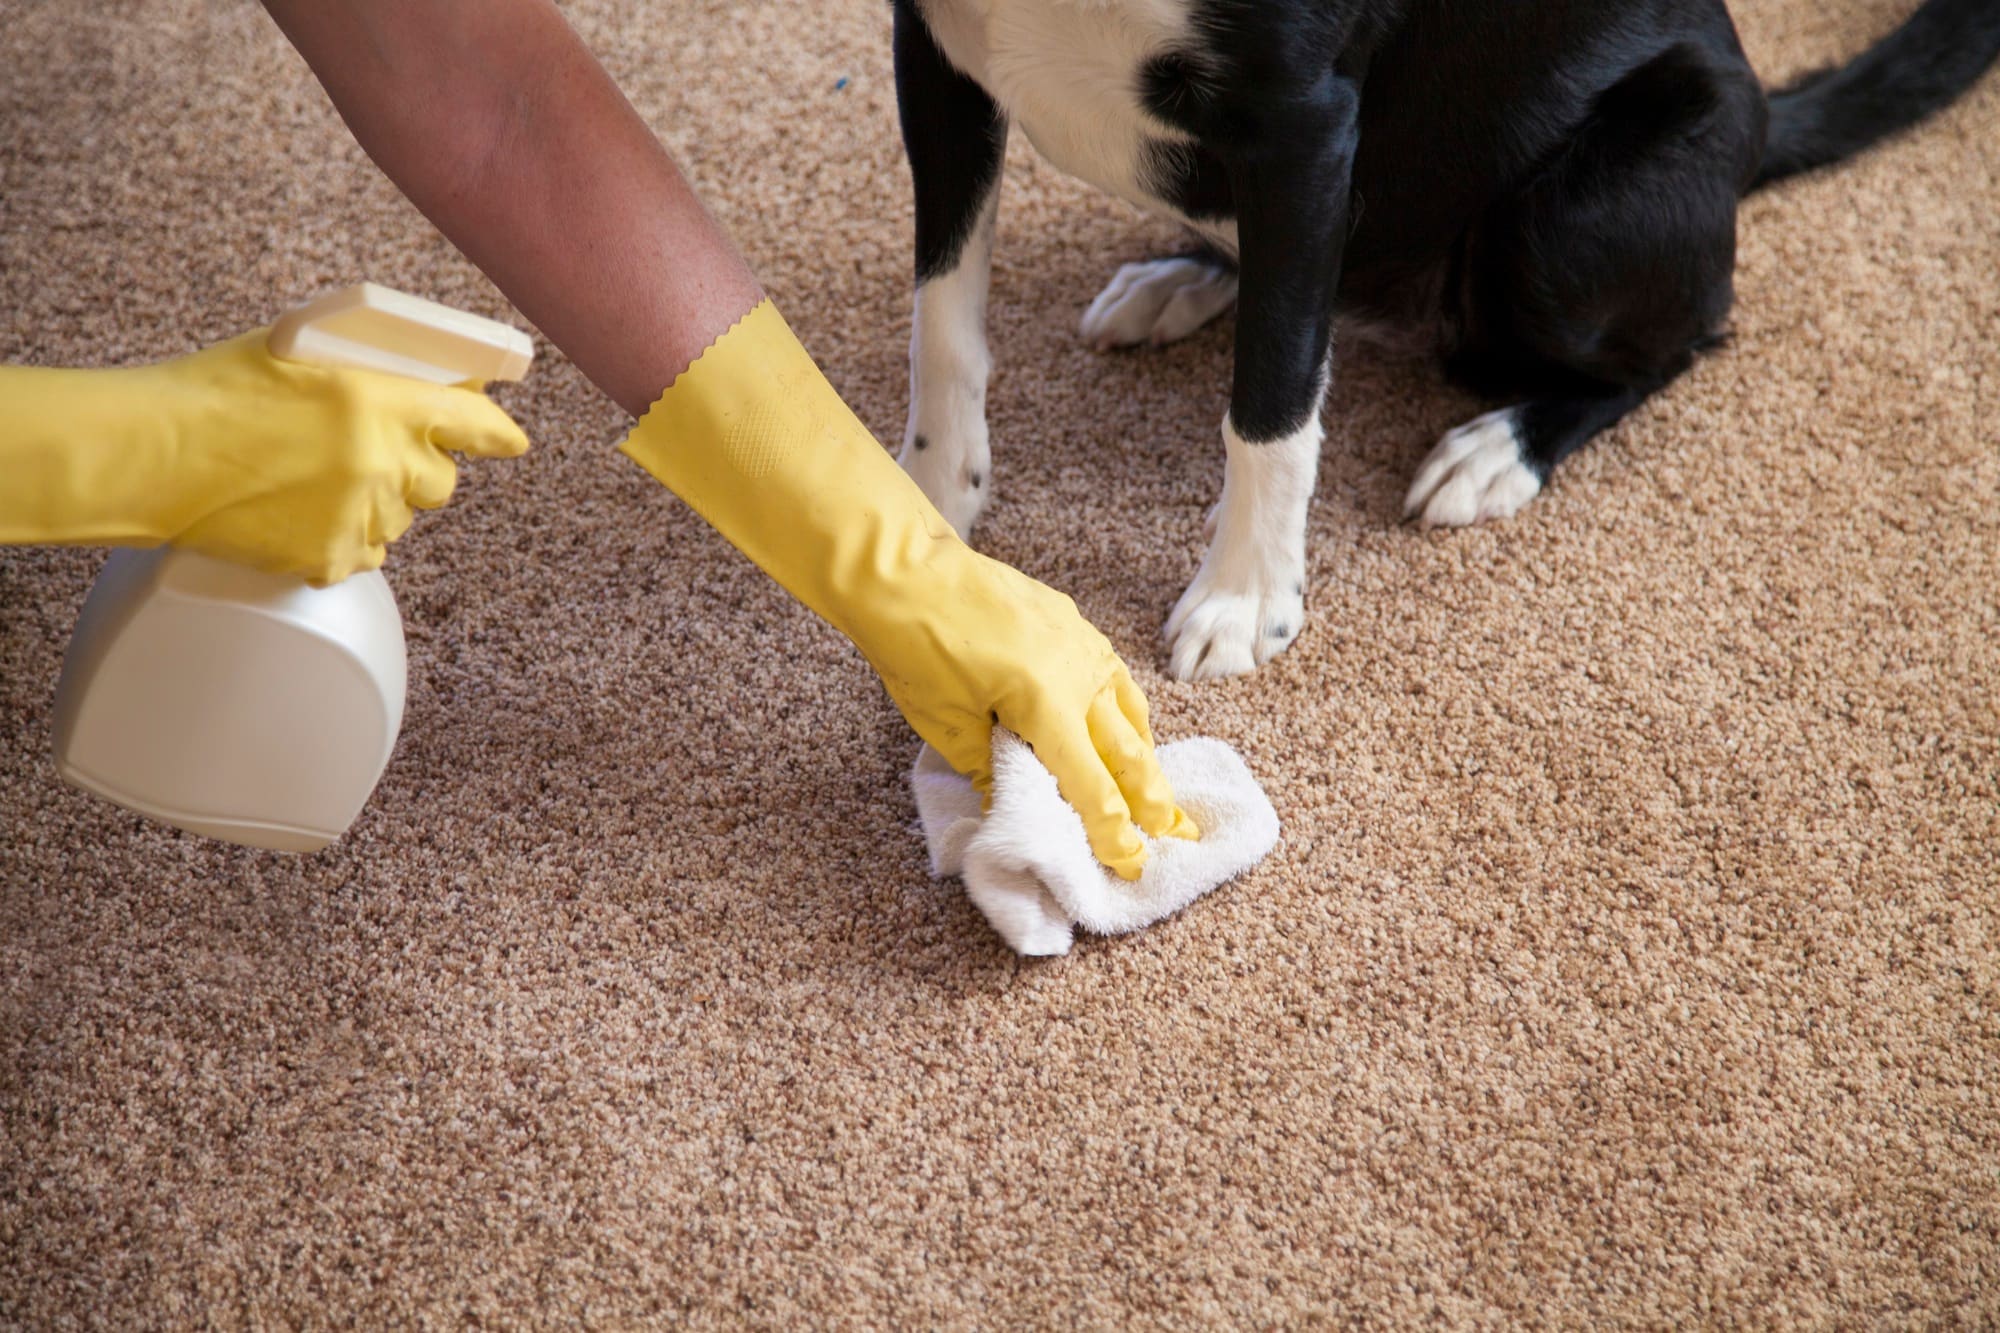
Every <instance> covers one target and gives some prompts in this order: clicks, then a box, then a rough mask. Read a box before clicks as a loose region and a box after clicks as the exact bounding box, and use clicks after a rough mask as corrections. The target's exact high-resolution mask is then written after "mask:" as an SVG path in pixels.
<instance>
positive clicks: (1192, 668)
mask: <svg viewBox="0 0 2000 1333" xmlns="http://www.w3.org/2000/svg"><path fill="white" fill-rule="evenodd" d="M1325 434H1326V431H1325V428H1324V427H1322V426H1321V425H1320V420H1319V411H1318V403H1317V402H1315V404H1314V411H1313V414H1312V417H1311V418H1310V419H1309V420H1308V421H1307V423H1306V424H1305V425H1304V426H1302V427H1300V428H1299V429H1298V430H1297V431H1294V432H1293V433H1292V434H1290V435H1288V436H1286V437H1285V438H1283V439H1281V440H1273V441H1271V442H1269V443H1267V444H1250V443H1247V442H1246V441H1245V440H1244V439H1243V437H1242V436H1240V435H1238V434H1237V433H1236V426H1235V423H1234V422H1232V421H1229V420H1228V419H1224V421H1223V423H1222V441H1223V445H1224V447H1225V448H1226V449H1227V451H1228V459H1227V462H1226V464H1225V467H1224V471H1223V480H1222V499H1221V501H1220V502H1219V503H1218V504H1217V505H1216V507H1215V509H1214V511H1213V512H1212V513H1211V515H1210V517H1211V519H1212V521H1213V523H1214V534H1215V535H1214V539H1213V540H1212V541H1211V542H1210V543H1209V547H1208V552H1207V554H1205V555H1204V556H1203V557H1202V561H1201V569H1200V571H1199V572H1197V573H1196V574H1195V576H1194V582H1192V583H1190V584H1189V585H1188V590H1187V592H1186V593H1184V594H1183V595H1182V597H1181V600H1180V602H1179V604H1178V605H1176V606H1175V607H1174V613H1173V615H1172V616H1170V617H1169V618H1168V620H1167V638H1168V639H1169V640H1170V641H1171V643H1172V645H1173V646H1172V652H1171V660H1170V669H1171V670H1172V672H1173V674H1174V677H1175V678H1176V679H1178V680H1218V679H1220V678H1222V677H1224V676H1240V675H1242V674H1243V673H1245V672H1247V671H1251V670H1253V669H1255V668H1256V667H1258V666H1260V665H1262V664H1263V663H1265V662H1268V661H1270V660H1271V659H1272V658H1273V657H1276V656H1277V655H1278V654H1279V653H1281V652H1283V651H1284V650H1285V649H1286V648H1288V647H1290V646H1291V644H1292V641H1293V640H1294V639H1296V638H1297V637H1298V635H1299V630H1300V629H1301V628H1302V627H1303V626H1304V624H1305V615H1306V607H1305V579H1306V510H1307V508H1308V506H1309V505H1310V503H1311V501H1312V493H1313V483H1314V481H1315V480H1316V478H1317V476H1318V473H1319V446H1320V441H1321V440H1322V439H1323V438H1325Z"/></svg>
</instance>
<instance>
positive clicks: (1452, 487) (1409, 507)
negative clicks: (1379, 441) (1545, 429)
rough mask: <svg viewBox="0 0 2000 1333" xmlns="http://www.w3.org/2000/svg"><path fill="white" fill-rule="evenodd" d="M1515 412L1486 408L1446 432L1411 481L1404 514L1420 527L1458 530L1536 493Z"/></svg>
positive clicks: (1514, 508)
mask: <svg viewBox="0 0 2000 1333" xmlns="http://www.w3.org/2000/svg"><path fill="white" fill-rule="evenodd" d="M1516 415H1517V410H1516V409H1514V408H1508V409H1506V410H1504V411H1500V412H1488V413H1487V414H1486V415H1485V416H1483V417H1480V418H1479V419H1478V420H1476V421H1470V422H1467V423H1466V424H1465V425H1463V426H1460V427H1459V428H1458V429H1457V430H1454V431H1452V432H1451V433H1450V434H1449V435H1446V436H1445V437H1444V439H1442V440H1440V441H1439V442H1438V446H1437V448H1435V449H1433V450H1431V455H1430V457H1429V458H1426V459H1425V460H1424V465H1423V466H1422V467H1421V468H1419V469H1417V477H1416V480H1415V481H1413V482H1411V483H1410V494H1409V498H1408V499H1407V500H1405V501H1404V504H1403V513H1404V514H1405V516H1415V517H1417V518H1418V519H1419V520H1420V521H1421V522H1422V523H1423V525H1424V526H1425V527H1427V528H1428V527H1449V528H1462V527H1466V526H1468V525H1470V524H1473V523H1484V522H1485V521H1486V520H1488V519H1493V518H1510V517H1512V516H1513V515H1514V514H1516V513H1518V512H1520V509H1521V506H1523V505H1525V504H1527V503H1528V501H1530V500H1532V499H1534V498H1535V497H1536V496H1537V495H1539V494H1540V493H1541V489H1542V483H1541V479H1540V478H1539V477H1537V476H1536V475H1535V473H1534V470H1533V469H1532V468H1530V467H1529V466H1528V465H1527V463H1526V462H1524V461H1523V460H1522V457H1521V438H1520V435H1519V433H1518V432H1517V431H1516V429H1515V424H1514V423H1515V420H1516Z"/></svg>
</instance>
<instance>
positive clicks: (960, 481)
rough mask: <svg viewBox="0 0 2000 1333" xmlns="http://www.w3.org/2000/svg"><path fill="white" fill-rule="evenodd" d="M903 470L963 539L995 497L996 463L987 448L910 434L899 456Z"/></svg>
mask: <svg viewBox="0 0 2000 1333" xmlns="http://www.w3.org/2000/svg"><path fill="white" fill-rule="evenodd" d="M896 461H897V462H898V463H900V464H901V465H902V468H903V471H905V472H907V473H909V474H910V477H911V479H912V480H914V481H915V482H916V483H917V488H918V489H919V490H921V491H923V493H924V494H925V496H927V497H928V498H929V499H930V502H931V503H932V504H934V505H936V506H937V509H938V512H939V513H940V514H943V515H944V521H945V522H947V523H949V524H951V527H952V531H954V532H956V533H957V534H958V535H959V537H960V539H961V540H970V538H971V536H972V525H973V524H974V523H977V522H978V521H979V516H980V515H981V514H982V513H984V512H985V511H986V504H987V501H989V500H990V499H992V497H993V463H992V457H991V455H990V454H989V453H988V452H987V451H985V450H975V449H969V448H966V447H963V446H962V445H961V446H957V447H954V443H953V442H952V441H951V440H948V439H939V440H932V439H931V438H930V437H928V436H927V435H925V434H923V433H922V432H917V433H914V434H912V435H911V436H910V439H909V442H908V443H907V444H905V445H904V446H903V451H902V452H901V453H900V454H898V455H896Z"/></svg>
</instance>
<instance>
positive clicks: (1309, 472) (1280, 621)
mask: <svg viewBox="0 0 2000 1333" xmlns="http://www.w3.org/2000/svg"><path fill="white" fill-rule="evenodd" d="M1359 108H1360V94H1359V91H1358V89H1356V87H1355V86H1354V84H1353V83H1351V82H1349V81H1347V80H1344V79H1328V80H1326V81H1324V82H1322V83H1320V84H1319V85H1318V86H1316V87H1315V89H1314V91H1313V92H1312V93H1311V94H1310V96H1309V97H1306V98H1304V99H1302V100H1301V102H1300V103H1295V104H1292V105H1288V106H1286V107H1285V108H1283V132H1282V133H1272V134H1269V135H1267V136H1263V137H1264V138H1265V139H1266V140H1268V141H1267V142H1260V143H1257V144H1254V145H1247V146H1238V147H1236V148H1233V149H1230V150H1228V151H1226V152H1225V154H1224V156H1225V160H1226V163H1227V165H1228V168H1229V179H1230V188H1231V192H1232V196H1233V198H1234V201H1235V206H1236V233H1237V249H1238V262H1239V272H1240V289H1239V293H1238V297H1237V314H1236V381H1235V385H1234V387H1233V389H1232V390H1231V393H1230V404H1229V415H1228V416H1227V417H1225V418H1224V419H1223V423H1222V438H1223V445H1224V448H1225V450H1226V451H1227V458H1226V461H1225V464H1224V469H1223V482H1222V499H1221V500H1220V502H1218V503H1217V505H1216V506H1215V509H1214V510H1213V511H1212V512H1211V513H1210V515H1209V539H1210V540H1209V546H1208V551H1207V553H1206V554H1205V555H1204V556H1203V557H1202V562H1201V569H1200V570H1199V571H1198V572H1197V573H1196V574H1195V577H1194V582H1192V583H1191V584H1189V585H1188V589H1187V592H1186V593H1185V594H1183V595H1182V597H1181V599H1180V602H1179V604H1178V605H1176V606H1175V607H1174V611H1173V615H1172V616H1171V617H1169V618H1168V620H1167V628H1166V633H1167V638H1168V641H1169V643H1170V645H1171V649H1170V667H1171V670H1172V671H1173V674H1174V676H1175V677H1177V678H1178V679H1181V680H1213V679H1219V678H1221V677H1224V676H1236V675H1241V674H1243V673H1244V672H1247V671H1251V670H1253V669H1255V668H1256V667H1258V666H1261V665H1262V664H1263V663H1265V662H1268V661H1269V660H1270V659H1271V658H1273V657H1275V656H1277V655H1278V654H1279V653H1281V652H1283V651H1284V650H1285V649H1286V648H1288V647H1290V646H1291V644H1292V642H1293V640H1295V639H1296V638H1297V637H1298V635H1299V631H1300V629H1301V628H1302V627H1303V626H1304V623H1305V584H1306V511H1307V508H1308V506H1309V504H1310V502H1311V500H1312V492H1313V485H1314V482H1315V480H1316V478H1317V474H1318V471H1319V446H1320V440H1321V439H1322V438H1323V436H1324V434H1325V431H1324V429H1323V428H1322V427H1321V425H1320V419H1319V413H1320V405H1321V403H1322V401H1323V400H1324V399H1325V397H1326V386H1327V376H1328V373H1329V369H1330V366H1329V357H1330V354H1331V346H1332V329H1333V308H1334V297H1335V293H1336V289H1337V288H1338V287H1339V284H1340V261H1341V254H1342V250H1343V247H1344V245H1345V242H1346V238H1347V214H1348V203H1347V201H1348V190H1349V185H1350V180H1351V176H1352V170H1353V164H1354V149H1355V143H1356V139H1357V134H1356V115H1357V113H1358V111H1359Z"/></svg>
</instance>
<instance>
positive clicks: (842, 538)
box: [619, 301, 1199, 879]
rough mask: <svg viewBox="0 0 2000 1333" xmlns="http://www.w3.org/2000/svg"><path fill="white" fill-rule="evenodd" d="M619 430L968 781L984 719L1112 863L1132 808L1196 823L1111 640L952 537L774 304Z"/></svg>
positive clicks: (985, 781)
mask: <svg viewBox="0 0 2000 1333" xmlns="http://www.w3.org/2000/svg"><path fill="white" fill-rule="evenodd" d="M619 447H620V448H621V449H622V450H623V451H624V452H625V453H626V454H627V455H629V456H630V457H631V458H633V459H634V460H636V461H637V462H638V463H639V464H640V465H641V466H643V467H644V468H645V469H646V470H647V471H649V472H651V473H652V474H653V475H654V476H655V477H657V478H659V480H660V481H662V482H664V483H665V484H666V485H667V486H668V487H669V488H671V489H672V490H673V491H674V492H675V493H676V494H678V495H679V496H680V497H681V498H682V499H684V500H686V501H687V502H688V504H690V505H691V506H693V508H694V509H695V511H696V512H697V513H699V514H700V515H701V516H702V517H703V518H704V519H706V520H708V522H709V523H710V524H711V525H712V526H713V527H714V528H715V529H716V530H717V531H718V532H720V533H721V534H722V535H723V536H724V537H727V538H728V539H729V540H730V541H731V542H732V543H734V544H735V545H736V547H737V548H738V549H739V550H741V551H742V552H743V553H744V554H745V555H747V556H749V557H750V558H751V559H752V560H754V561H756V562H757V564H758V565H759V566H760V567H761V568H762V569H763V570H764V572H765V573H767V574H769V575H770V576H771V577H772V578H774V579H776V580H777V581H778V582H779V583H781V584H783V585H784V586H785V587H786V589H788V590H789V591H790V592H791V593H792V594H793V595H794V596H796V597H797V598H798V599H799V600H800V601H802V602H804V603H805V604H806V605H807V606H808V607H810V608H811V609H812V610H814V611H815V612H817V613H818V614H819V615H821V616H822V617H824V618H825V619H826V620H827V621H828V622H830V623H831V624H832V625H833V626H834V627H835V628H836V629H838V630H840V631H841V632H842V633H843V634H845V635H847V637H848V638H850V639H852V640H853V641H854V643H855V645H856V646H857V647H859V648H860V649H861V651H862V653H863V654H864V655H865V656H866V657H867V658H868V661H869V663H870V664H871V665H872V666H873V667H874V668H875V670H876V671H877V672H878V673H879V674H880V675H881V677H882V681H883V683H884V684H885V685H886V686H888V689H889V697H890V698H891V699H893V700H895V703H896V706H897V707H898V708H900V709H901V710H902V713H903V716H904V717H905V718H907V719H909V722H910V725H911V726H912V727H914V728H915V729H916V732H917V734H918V735H920V736H922V737H923V738H924V739H925V740H927V741H929V742H930V743H931V744H932V745H933V746H935V747H936V748H937V750H938V752H939V753H940V754H942V755H943V756H944V757H945V759H946V760H947V761H949V762H950V763H951V765H952V766H953V767H954V768H956V769H957V770H958V771H959V772H961V773H964V774H966V775H968V776H969V777H971V778H972V780H973V782H974V783H975V784H976V785H977V786H978V787H979V788H980V790H981V791H985V790H986V789H987V788H988V787H989V786H990V785H991V783H992V772H991V768H990V764H991V751H992V740H991V737H992V731H993V727H994V726H995V724H996V723H997V724H998V725H1001V726H1004V727H1006V728H1008V729H1009V730H1010V731H1013V732H1014V733H1015V734H1016V735H1018V736H1020V737H1021V738H1022V739H1024V740H1026V741H1027V742H1028V743H1029V744H1030V745H1032V746H1033V747H1034V749H1035V754H1036V756H1037V757H1038V758H1039V759H1040V760H1041V761H1042V763H1043V764H1044V765H1045V766H1046V767H1047V768H1048V770H1049V771H1050V772H1051V773H1053V774H1054V775H1055V779H1056V784H1057V786H1058V787H1059V788H1060V789H1061V791H1062V794H1063V799H1064V800H1066V801H1068V802H1069V804H1070V805H1071V806H1073V807H1074V808H1075V809H1076V811H1077V813H1078V814H1080V815H1081V816H1082V817H1083V823H1084V828H1085V830H1086V831H1087V832H1088V833H1089V835H1090V845H1091V848H1092V850H1093V851H1095V852H1096V854H1097V857H1098V859H1099V860H1101V861H1103V862H1104V863H1105V864H1106V865H1108V866H1110V867H1111V868H1112V869H1113V870H1115V871H1117V872H1118V873H1119V874H1120V875H1122V876H1124V877H1125V878H1126V879H1134V878H1137V877H1138V874H1139V870H1140V868H1141V867H1142V866H1143V865H1144V864H1145V859H1146V846H1145V843H1144V841H1143V840H1142V839H1141V838H1140V837H1139V836H1138V834H1137V832H1136V831H1135V830H1134V829H1133V827H1132V824H1133V821H1134V820H1137V822H1138V824H1139V826H1140V827H1141V828H1144V829H1145V830H1146V831H1147V832H1148V833H1152V834H1155V835H1171V836H1175V837H1190V838H1191V837H1197V836H1199V834H1198V832H1197V830H1196V829H1195V827H1194V824H1193V821H1191V820H1190V819H1189V818H1188V817H1187V815H1186V814H1184V813H1182V812H1181V811H1180V810H1179V809H1178V808H1176V806H1175V805H1174V799H1173V792H1172V790H1171V788H1170V787H1169V786H1168V785H1167V780H1166V778H1165V776H1164V775H1162V774H1161V772H1160V767H1159V762H1158V760H1157V759H1155V757H1154V755H1153V736H1152V731H1151V728H1150V727H1149V726H1148V724H1147V718H1146V700H1145V697H1144V696H1143V695H1142V694H1140V692H1139V688H1138V686H1136V685H1134V684H1133V682H1132V677H1131V675H1130V673H1128V672H1127V671H1126V669H1125V664H1124V663H1123V662H1121V661H1119V660H1118V655H1117V654H1116V653H1115V652H1113V651H1112V648H1111V645H1110V643H1109V642H1107V641H1106V640H1105V638H1104V636H1103V635H1102V634H1100V633H1098V632H1097V630H1096V629H1094V628H1092V626H1091V625H1090V624H1089V622H1087V621H1085V620H1084V619H1083V617H1082V616H1081V615H1080V614H1079V613H1078V612H1077V609H1076V604H1075V603H1074V602H1072V601H1070V599H1069V598H1067V597H1065V596H1063V595H1062V594H1061V593H1058V592H1056V591H1054V590H1053V589H1051V588H1048V587H1045V586H1044V585H1042V584H1040V583H1037V582H1036V581H1035V580H1033V579H1031V578H1029V577H1027V576H1026V575H1024V574H1022V573H1020V572H1018V571H1017V570H1014V569H1012V568H1010V567H1009V566H1007V565H1003V564H1001V563H999V562H998V561H996V560H990V559H988V558H987V557H985V556H982V555H980V554H978V553H977V552H975V551H973V550H972V549H971V548H970V547H968V546H966V545H965V544H964V543H963V542H961V541H960V540H959V539H958V536H957V534H955V533H954V532H953V531H952V530H951V527H950V525H948V524H947V523H946V522H945V521H944V518H943V517H942V516H941V515H940V514H939V513H938V512H937V510H936V509H935V508H933V507H932V505H931V502H930V501H929V500H928V499H926V498H925V497H924V494H923V492H922V491H920V490H918V489H917V486H916V483H915V482H913V481H911V480H910V478H909V477H908V476H907V475H906V474H905V473H904V472H903V470H902V469H901V468H899V467H897V466H896V464H895V463H894V461H893V460H891V459H890V457H889V455H888V454H887V453H886V452H884V451H883V449H882V447H881V446H880V445H879V444H877V443H876V442H875V440H874V438H873V437H872V436H871V435H870V434H869V433H868V430H867V428H866V427H864V426H863V425H862V424H861V423H860V421H858V420H857V419H856V418H855V416H854V414H853V413H852V412H851V411H849V410H848V407H847V405H846V404H845V403H843V402H842V401H841V400H840V397H839V395H838V394H836V393H835V392H834V390H833V386H831V385H830V384H828V383H827V382H826V379H825V377H824V376H823V375H821V374H820V371H819V367H817V366H816V365H814V364H813V360H812V357H811V356H809V355H808V354H807V353H806V350H805V349H804V348H803V347H801V346H800V345H799V343H798V340H797V339H796V338H794V337H793V336H792V332H791V330H790V329H789V328H788V327H786V324H785V321H784V319H783V317H782V316H780V315H779V314H778V312H777V309H776V308H775V307H773V306H772V305H771V303H770V302H768V301H766V302H764V303H763V304H761V305H759V306H758V307H757V308H756V309H755V310H753V311H751V312H750V314H748V315H746V316H745V317H744V318H743V319H742V320H741V321H740V322H738V323H737V324H736V326H735V327H734V328H732V329H731V330H730V331H729V332H728V333H726V334H724V335H723V336H722V337H721V338H720V339H718V340H717V341H716V343H715V345H714V346H712V347H710V348H709V349H708V351H707V352H705V353H703V354H702V356H701V358H700V359H699V360H697V361H696V362H695V363H694V365H692V366H691V367H689V368H688V370H687V371H686V372H685V373H684V374H682V375H681V377H680V378H679V379H677V380H676V381H675V382H674V383H673V385H672V386H670V387H669V388H668V389H667V391H666V392H665V393H663V394H662V395H661V396H660V398H659V401H657V402H656V403H654V404H653V407H652V410H651V411H649V412H647V413H646V415H645V417H644V419H642V420H641V421H640V422H639V424H638V426H637V427H636V428H635V429H634V430H633V431H632V433H631V435H630V436H629V437H627V438H626V440H625V442H624V443H623V444H622V445H620V446H619Z"/></svg>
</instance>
